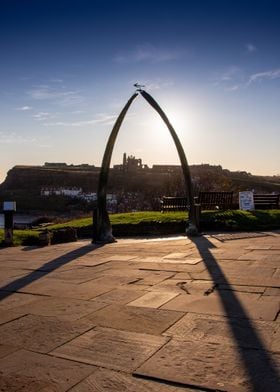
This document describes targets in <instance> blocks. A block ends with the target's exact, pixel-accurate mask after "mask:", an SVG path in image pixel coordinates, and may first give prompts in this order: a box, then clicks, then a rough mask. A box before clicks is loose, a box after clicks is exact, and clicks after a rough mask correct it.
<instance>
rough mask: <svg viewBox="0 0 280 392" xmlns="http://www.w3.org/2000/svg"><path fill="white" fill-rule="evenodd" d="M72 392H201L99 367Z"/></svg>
mask: <svg viewBox="0 0 280 392" xmlns="http://www.w3.org/2000/svg"><path fill="white" fill-rule="evenodd" d="M70 391H71V392H89V391H90V392H184V391H186V392H199V390H197V389H195V390H194V389H192V388H184V387H182V388H180V387H175V386H172V385H166V384H164V383H162V382H156V381H148V380H143V379H141V378H137V377H133V376H131V375H129V374H126V373H123V372H116V371H113V370H107V369H98V370H96V371H95V372H94V373H93V374H92V375H90V376H89V377H87V378H86V379H85V380H84V381H82V382H80V383H79V384H78V385H76V386H75V387H73V388H71V389H70Z"/></svg>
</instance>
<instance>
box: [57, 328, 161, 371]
mask: <svg viewBox="0 0 280 392" xmlns="http://www.w3.org/2000/svg"><path fill="white" fill-rule="evenodd" d="M167 341H168V339H167V338H166V337H162V336H154V335H147V334H141V333H135V332H126V331H119V330H117V329H112V328H100V327H98V328H96V329H93V330H91V331H89V332H87V333H85V334H83V335H81V336H79V337H78V338H76V339H74V340H72V341H71V342H69V343H66V344H64V345H63V346H61V347H59V348H57V349H55V350H54V351H52V352H51V354H52V355H54V356H56V357H61V358H68V359H71V360H73V361H79V362H83V363H88V364H91V365H97V366H101V367H106V368H110V369H115V370H123V371H125V372H131V371H133V370H135V369H136V368H137V367H138V366H140V365H141V364H142V363H143V362H144V361H145V360H147V359H148V358H149V357H150V356H151V355H152V354H153V353H155V352H156V351H157V350H158V349H159V348H160V347H162V346H163V345H164V344H165V343H166V342H167Z"/></svg>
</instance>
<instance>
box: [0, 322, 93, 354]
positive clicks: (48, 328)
mask: <svg viewBox="0 0 280 392" xmlns="http://www.w3.org/2000/svg"><path fill="white" fill-rule="evenodd" d="M90 327H93V326H89V324H88V323H85V322H78V321H72V322H70V321H60V320H58V319H56V318H55V317H43V316H34V315H28V316H24V317H21V318H19V319H17V320H14V321H11V322H9V323H6V324H4V325H1V326H0V343H1V344H8V345H11V346H14V347H18V348H25V349H30V350H32V351H37V352H42V353H47V352H49V351H51V350H53V349H54V348H56V347H58V346H60V345H61V344H63V343H65V342H67V341H69V340H70V339H73V338H75V337H76V336H78V335H80V334H81V333H83V332H85V331H87V330H89V328H90Z"/></svg>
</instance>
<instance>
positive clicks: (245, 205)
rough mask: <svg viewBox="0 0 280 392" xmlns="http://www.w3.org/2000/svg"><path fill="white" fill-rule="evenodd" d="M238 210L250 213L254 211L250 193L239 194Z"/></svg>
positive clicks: (252, 197) (252, 196)
mask: <svg viewBox="0 0 280 392" xmlns="http://www.w3.org/2000/svg"><path fill="white" fill-rule="evenodd" d="M239 209H240V210H247V211H251V210H254V209H255V203H254V194H253V192H251V191H244V192H239Z"/></svg>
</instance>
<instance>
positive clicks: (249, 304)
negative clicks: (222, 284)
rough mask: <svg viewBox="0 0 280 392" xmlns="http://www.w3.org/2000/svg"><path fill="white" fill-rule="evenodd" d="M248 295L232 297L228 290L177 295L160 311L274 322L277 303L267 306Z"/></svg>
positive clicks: (237, 294)
mask: <svg viewBox="0 0 280 392" xmlns="http://www.w3.org/2000/svg"><path fill="white" fill-rule="evenodd" d="M249 295H250V294H249V293H246V296H244V295H242V293H238V292H236V293H234V296H233V295H232V293H231V292H229V291H228V290H224V292H220V295H219V294H211V295H208V296H199V295H178V296H177V297H176V298H174V299H172V300H171V301H169V302H168V303H166V304H165V305H163V306H162V307H161V309H169V310H177V311H181V312H192V313H203V314H213V315H221V316H227V317H241V318H251V319H259V320H267V321H273V320H275V318H276V316H277V313H278V312H279V309H280V303H279V301H270V303H269V304H268V303H266V302H264V301H260V300H255V299H251V297H250V296H249ZM252 295H254V294H252ZM221 298H223V301H222V299H221ZM252 298H253V297H252ZM225 306H226V307H225Z"/></svg>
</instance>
